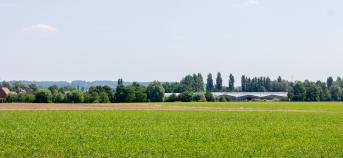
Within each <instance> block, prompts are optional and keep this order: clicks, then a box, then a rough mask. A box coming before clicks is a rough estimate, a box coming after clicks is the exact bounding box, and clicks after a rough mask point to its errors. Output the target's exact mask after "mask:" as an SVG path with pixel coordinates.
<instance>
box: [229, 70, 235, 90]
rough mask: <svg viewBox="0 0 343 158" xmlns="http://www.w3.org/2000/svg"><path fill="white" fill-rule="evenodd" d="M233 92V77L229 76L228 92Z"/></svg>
mask: <svg viewBox="0 0 343 158" xmlns="http://www.w3.org/2000/svg"><path fill="white" fill-rule="evenodd" d="M234 90H235V77H234V76H233V75H232V74H230V76H229V91H230V92H233V91H234Z"/></svg>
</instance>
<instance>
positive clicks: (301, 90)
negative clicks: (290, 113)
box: [292, 82, 306, 101]
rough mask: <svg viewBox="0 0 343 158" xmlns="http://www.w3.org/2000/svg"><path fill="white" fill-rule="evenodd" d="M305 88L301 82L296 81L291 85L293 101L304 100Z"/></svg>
mask: <svg viewBox="0 0 343 158" xmlns="http://www.w3.org/2000/svg"><path fill="white" fill-rule="evenodd" d="M305 97H306V89H305V86H304V84H303V83H302V82H296V83H295V85H294V87H293V98H292V100H293V101H305Z"/></svg>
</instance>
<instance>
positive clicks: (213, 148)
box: [0, 102, 343, 157]
mask: <svg viewBox="0 0 343 158" xmlns="http://www.w3.org/2000/svg"><path fill="white" fill-rule="evenodd" d="M157 104H158V106H157ZM157 104H156V103H155V104H120V105H117V104H115V105H114V104H108V105H94V107H98V109H97V108H94V107H93V106H90V105H76V106H75V105H71V104H69V105H68V104H66V105H55V104H44V105H34V104H0V157H343V132H342V131H343V104H342V103H244V102H240V103H157ZM9 106H15V107H16V108H14V109H8V107H9ZM26 106H28V107H31V108H23V107H26ZM44 106H46V107H47V106H50V107H51V109H44V108H42V107H44ZM62 106H63V108H61V107H62ZM65 106H71V107H74V108H71V109H67V108H65ZM125 106H128V107H131V108H122V107H125ZM1 107H2V109H1ZM59 107H60V108H59ZM78 107H87V108H85V109H83V110H79V109H77V108H78ZM99 107H100V108H99ZM108 107H111V108H108ZM114 107H115V108H114ZM139 107H145V108H139ZM201 107H203V109H202V108H201ZM92 109H95V110H92ZM199 109H200V110H199ZM225 109H226V110H225ZM234 109H243V110H241V111H237V110H234ZM245 109H246V110H245ZM254 109H256V111H254ZM259 110H260V111H259ZM268 110H270V111H268ZM273 110H275V111H273ZM291 110H298V111H291Z"/></svg>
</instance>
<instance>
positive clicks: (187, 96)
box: [179, 91, 193, 102]
mask: <svg viewBox="0 0 343 158" xmlns="http://www.w3.org/2000/svg"><path fill="white" fill-rule="evenodd" d="M192 99H193V92H191V91H186V92H183V93H181V94H179V100H180V101H182V102H191V101H192Z"/></svg>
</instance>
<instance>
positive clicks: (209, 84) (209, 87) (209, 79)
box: [206, 73, 214, 92]
mask: <svg viewBox="0 0 343 158" xmlns="http://www.w3.org/2000/svg"><path fill="white" fill-rule="evenodd" d="M213 91H214V85H213V78H212V74H211V73H209V74H208V75H207V83H206V92H213Z"/></svg>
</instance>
